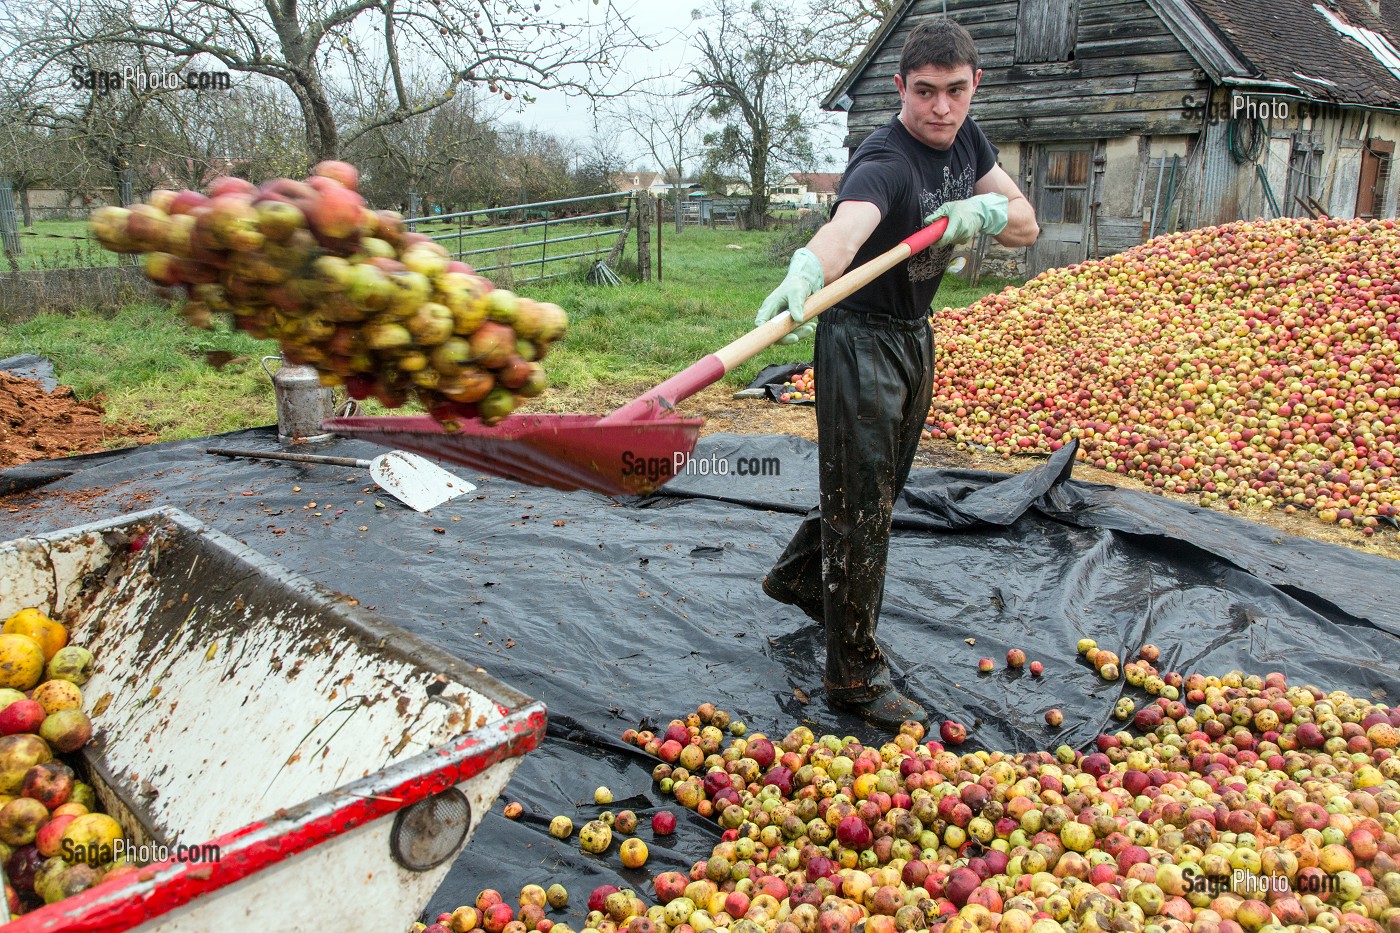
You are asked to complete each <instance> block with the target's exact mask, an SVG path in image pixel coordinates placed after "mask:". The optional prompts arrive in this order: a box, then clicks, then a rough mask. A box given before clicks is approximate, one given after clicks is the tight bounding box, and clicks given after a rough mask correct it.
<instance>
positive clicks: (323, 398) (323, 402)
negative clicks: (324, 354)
mask: <svg viewBox="0 0 1400 933" xmlns="http://www.w3.org/2000/svg"><path fill="white" fill-rule="evenodd" d="M269 360H276V361H277V362H278V363H279V364H280V365H278V367H277V369H276V370H275V371H274V370H271V369H268V368H267V363H268V361H269ZM262 367H263V372H265V373H267V375H268V377H269V378H270V379H271V380H272V392H273V395H274V396H276V398H277V440H279V441H280V442H282V443H283V444H306V443H315V442H317V441H328V440H330V439H331V438H333V437H335V434H333V433H331V432H329V431H326V430H325V429H324V428H322V427H321V422H322V421H324V420H326V419H327V418H330V417H333V416H334V415H335V392H334V390H332V389H330V388H328V387H327V386H323V385H321V380H320V379H319V378H318V377H317V375H316V370H315V369H313V368H312V367H310V366H296V365H293V364H291V363H288V362H287V361H286V360H284V359H282V357H281V356H265V357H263V358H262Z"/></svg>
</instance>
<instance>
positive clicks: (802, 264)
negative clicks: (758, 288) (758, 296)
mask: <svg viewBox="0 0 1400 933" xmlns="http://www.w3.org/2000/svg"><path fill="white" fill-rule="evenodd" d="M825 284H826V273H825V272H823V271H822V264H821V260H819V259H818V258H817V255H816V254H815V253H813V252H812V251H811V250H809V249H805V248H804V249H799V250H798V251H797V252H795V253H793V254H792V262H791V263H790V264H789V265H788V273H787V278H785V279H783V282H782V284H781V285H779V286H778V287H777V288H775V289H773V293H772V294H770V295H769V296H768V297H767V298H765V299H764V301H763V304H762V305H760V306H759V308H758V316H757V317H755V318H754V319H753V323H754V326H755V327H757V326H758V325H760V324H762V323H764V322H765V321H770V320H772V319H773V318H775V317H777V316H778V315H780V314H782V313H784V312H787V314H788V315H790V316H791V317H792V319H793V320H794V321H795V322H797V323H799V324H802V326H801V327H798V328H796V329H795V330H793V331H792V333H790V334H787V335H786V336H784V337H783V338H782V339H781V340H779V341H778V342H779V343H783V344H794V343H797V342H798V341H799V340H803V339H805V338H807V337H810V336H811V335H812V334H813V333H814V332H815V331H816V329H817V322H816V321H815V320H813V321H808V322H807V323H805V324H803V323H802V306H803V305H804V304H806V302H807V299H808V298H810V297H812V296H813V295H815V294H816V293H817V292H819V291H821V290H822V286H824V285H825Z"/></svg>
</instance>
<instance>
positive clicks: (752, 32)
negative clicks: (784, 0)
mask: <svg viewBox="0 0 1400 933" xmlns="http://www.w3.org/2000/svg"><path fill="white" fill-rule="evenodd" d="M703 15H704V16H705V19H706V25H705V26H704V27H702V28H701V29H700V31H699V32H698V33H697V35H696V39H695V44H696V51H697V52H698V53H699V55H700V60H699V62H698V63H697V64H696V65H695V67H694V70H693V71H692V73H691V76H690V90H692V91H693V92H695V93H696V94H698V95H700V97H701V98H702V99H703V100H704V102H705V103H706V105H707V106H708V114H709V116H710V117H711V118H712V119H714V120H715V121H717V122H718V123H719V128H718V129H717V130H715V131H714V132H711V133H707V134H706V136H705V146H706V156H705V158H706V163H707V168H708V169H710V170H711V171H717V170H719V169H721V168H723V167H734V168H739V169H741V170H742V172H743V173H744V174H745V175H747V178H748V186H749V212H748V221H749V224H750V225H751V226H753V227H755V228H761V227H763V225H764V224H765V222H766V219H767V215H768V187H769V186H770V185H771V184H773V183H774V182H776V181H777V180H778V179H780V178H781V177H782V175H783V174H784V173H785V172H787V171H792V170H811V169H812V168H813V167H815V166H816V165H818V164H819V161H820V160H819V158H818V156H817V154H816V151H815V148H814V146H813V144H812V135H811V132H810V131H809V128H808V121H807V120H805V119H804V114H806V113H807V111H809V110H810V109H811V105H812V98H813V93H812V91H813V88H814V87H815V86H816V77H817V74H818V72H817V70H816V66H814V65H812V64H810V63H809V62H808V61H807V59H808V58H809V57H810V53H809V50H808V49H807V47H806V45H807V43H806V39H805V34H804V31H803V29H802V28H801V27H799V26H798V25H796V23H797V22H798V21H799V20H800V17H799V16H796V15H794V13H793V11H792V10H791V9H788V8H786V7H783V6H779V5H775V4H773V3H770V2H765V0H754V2H752V3H750V4H747V5H745V4H744V3H742V2H740V0H710V6H709V7H708V8H707V9H706V10H705V11H704V14H703Z"/></svg>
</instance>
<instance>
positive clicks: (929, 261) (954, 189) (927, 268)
mask: <svg viewBox="0 0 1400 933" xmlns="http://www.w3.org/2000/svg"><path fill="white" fill-rule="evenodd" d="M972 185H973V179H972V166H970V165H969V166H965V167H964V168H963V170H962V172H961V173H959V174H958V176H957V177H956V178H955V177H954V176H953V173H952V170H951V169H950V168H949V167H948V166H946V165H945V166H943V184H942V185H940V186H939V188H938V192H937V193H936V194H935V193H933V192H931V191H928V190H923V191H920V192H919V209H920V210H921V211H922V212H923V215H924V216H925V217H927V216H928V215H929V214H932V213H933V212H934V211H936V210H938V209H939V208H940V207H942V206H943V205H944V204H947V203H948V202H949V201H961V200H962V199H964V198H970V197H972ZM954 249H955V246H954V244H952V243H947V244H940V243H935V244H933V245H932V246H930V247H929V248H928V249H926V250H924V251H923V252H921V253H919V254H917V255H914V256H910V257H909V263H908V265H909V281H911V282H924V281H927V280H928V279H932V278H937V277H938V276H940V275H942V274H943V272H944V270H946V269H947V268H948V262H949V260H951V259H952V258H953V250H954Z"/></svg>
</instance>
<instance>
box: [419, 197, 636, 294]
mask: <svg viewBox="0 0 1400 933" xmlns="http://www.w3.org/2000/svg"><path fill="white" fill-rule="evenodd" d="M582 205H587V206H586V207H581V206H582ZM578 210H583V211H584V212H582V213H575V211H578ZM636 210H637V195H636V192H630V193H629V192H619V193H614V194H593V195H587V196H584V197H579V198H561V199H559V200H557V201H538V202H535V203H533V204H513V205H510V206H508V207H488V208H485V209H483V210H476V211H461V212H459V213H455V214H437V215H433V216H426V217H412V218H409V219H408V220H407V221H406V223H407V224H408V227H409V229H410V230H417V231H419V232H421V233H426V234H427V235H429V236H431V237H432V238H433V239H434V240H437V241H438V242H440V243H442V244H443V246H445V247H447V249H448V251H449V252H451V253H452V256H453V258H455V259H460V260H462V261H463V262H466V263H467V264H468V265H470V266H472V268H474V269H475V270H476V271H477V272H479V273H482V274H486V273H490V272H502V271H503V270H504V271H505V272H506V273H507V275H506V276H498V277H505V278H508V279H509V281H511V282H512V283H519V282H538V281H542V280H544V279H553V278H558V277H560V276H565V275H569V274H570V273H571V272H573V268H572V267H569V268H564V267H559V266H555V267H554V268H553V269H549V266H550V264H551V263H560V262H568V261H570V260H583V259H589V258H592V257H599V256H605V257H608V259H595V260H594V262H593V264H592V269H591V270H590V275H591V276H592V277H593V278H595V280H597V279H601V280H603V281H615V280H616V278H617V277H616V275H615V274H614V273H613V271H612V270H611V269H610V268H608V265H609V261H611V262H616V260H617V257H619V256H621V255H622V248H623V247H624V246H625V244H626V239H627V232H628V230H629V229H630V228H631V226H632V224H633V223H634V222H635V220H636ZM492 219H495V222H492ZM481 221H485V226H476V224H477V223H478V222H481ZM560 231H563V232H562V233H561V232H560ZM574 231H579V232H574ZM483 260H484V262H485V264H484V265H479V264H478V263H479V262H481V261H483ZM556 270H557V271H556ZM522 273H523V274H522Z"/></svg>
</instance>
